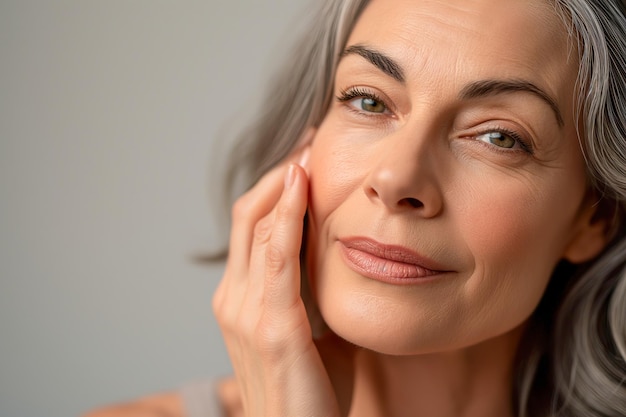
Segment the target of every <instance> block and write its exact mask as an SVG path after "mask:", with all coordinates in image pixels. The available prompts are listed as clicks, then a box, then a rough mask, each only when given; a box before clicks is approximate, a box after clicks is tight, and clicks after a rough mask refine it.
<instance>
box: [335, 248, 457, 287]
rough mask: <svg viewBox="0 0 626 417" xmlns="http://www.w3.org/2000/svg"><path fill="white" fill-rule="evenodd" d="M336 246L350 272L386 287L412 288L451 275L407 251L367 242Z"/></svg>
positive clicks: (409, 250) (413, 252) (425, 259)
mask: <svg viewBox="0 0 626 417" xmlns="http://www.w3.org/2000/svg"><path fill="white" fill-rule="evenodd" d="M339 246H340V248H341V254H342V256H343V258H344V261H345V262H346V264H347V265H348V267H349V268H350V269H352V270H353V271H355V272H356V273H358V274H360V275H363V276H365V277H368V278H372V279H375V280H378V281H382V282H386V283H390V284H401V285H407V284H416V283H421V282H424V281H426V280H429V279H432V278H434V277H436V276H437V275H442V274H445V273H447V272H451V271H449V270H445V269H444V268H443V267H441V266H440V265H438V264H437V263H436V262H435V261H433V260H431V259H428V258H426V257H424V256H421V255H420V254H418V253H417V252H415V251H413V250H411V249H408V248H405V247H403V246H397V245H386V244H383V243H380V242H377V241H375V240H373V239H369V238H364V237H350V238H343V239H339Z"/></svg>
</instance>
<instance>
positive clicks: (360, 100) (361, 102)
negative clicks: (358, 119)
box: [337, 88, 389, 114]
mask: <svg viewBox="0 0 626 417" xmlns="http://www.w3.org/2000/svg"><path fill="white" fill-rule="evenodd" d="M337 100H338V101H340V102H343V103H347V104H348V105H349V106H350V107H351V108H352V109H354V110H356V111H359V112H360V111H363V112H366V113H378V114H384V113H387V112H388V111H389V109H388V108H387V105H386V104H385V102H384V101H383V100H382V99H380V98H379V97H378V96H377V95H376V94H374V93H372V92H370V91H367V90H363V89H360V88H351V89H349V90H345V91H342V92H341V93H340V94H339V96H337Z"/></svg>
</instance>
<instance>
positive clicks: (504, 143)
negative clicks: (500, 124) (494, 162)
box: [476, 132, 518, 149]
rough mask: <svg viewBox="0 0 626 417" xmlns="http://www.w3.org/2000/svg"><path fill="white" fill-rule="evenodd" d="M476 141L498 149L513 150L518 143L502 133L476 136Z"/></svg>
mask: <svg viewBox="0 0 626 417" xmlns="http://www.w3.org/2000/svg"><path fill="white" fill-rule="evenodd" d="M476 139H478V140H480V141H482V142H486V143H489V144H491V145H495V146H497V147H499V148H506V149H513V148H515V147H516V145H518V141H517V140H516V139H515V138H513V137H512V136H511V135H508V134H506V133H503V132H488V133H483V134H482V135H478V136H477V137H476Z"/></svg>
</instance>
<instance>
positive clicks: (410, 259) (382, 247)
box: [339, 237, 447, 272]
mask: <svg viewBox="0 0 626 417" xmlns="http://www.w3.org/2000/svg"><path fill="white" fill-rule="evenodd" d="M339 241H340V242H341V243H342V244H343V245H344V246H345V247H346V248H349V249H356V250H359V251H362V252H366V253H369V254H371V255H374V256H377V257H379V258H382V259H388V260H390V261H395V262H403V263H407V264H412V265H417V266H419V267H422V268H426V269H429V270H431V271H441V272H446V271H447V270H446V268H445V267H443V266H442V265H440V264H439V263H437V262H436V261H434V260H432V259H429V258H427V257H425V256H423V255H420V254H419V253H417V252H415V251H414V250H412V249H409V248H406V247H404V246H399V245H389V244H385V243H381V242H378V241H376V240H374V239H371V238H368V237H346V238H341V239H339Z"/></svg>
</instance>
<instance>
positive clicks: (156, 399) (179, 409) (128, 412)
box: [83, 392, 187, 417]
mask: <svg viewBox="0 0 626 417" xmlns="http://www.w3.org/2000/svg"><path fill="white" fill-rule="evenodd" d="M131 416H132V417H187V414H186V412H185V407H184V404H183V399H182V396H181V395H180V394H179V393H178V392H169V393H162V394H155V395H150V396H147V397H143V398H139V399H137V400H134V401H130V402H127V403H122V404H116V405H112V406H107V407H104V408H101V409H96V410H93V411H90V412H88V413H87V414H84V415H83V417H131Z"/></svg>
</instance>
